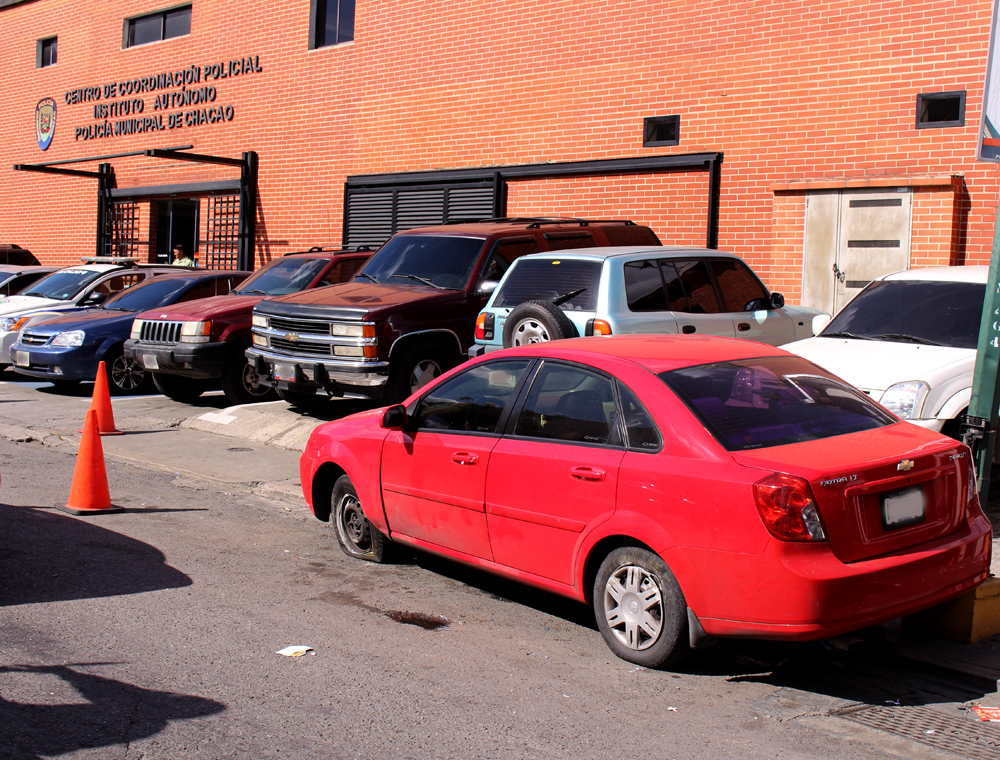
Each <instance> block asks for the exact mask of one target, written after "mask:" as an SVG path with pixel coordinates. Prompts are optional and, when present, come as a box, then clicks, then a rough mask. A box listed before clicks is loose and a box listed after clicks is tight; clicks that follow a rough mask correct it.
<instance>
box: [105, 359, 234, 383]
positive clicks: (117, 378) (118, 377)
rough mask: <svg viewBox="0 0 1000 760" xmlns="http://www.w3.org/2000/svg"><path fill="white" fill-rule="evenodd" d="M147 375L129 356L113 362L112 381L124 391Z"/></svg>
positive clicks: (140, 381)
mask: <svg viewBox="0 0 1000 760" xmlns="http://www.w3.org/2000/svg"><path fill="white" fill-rule="evenodd" d="M247 366H249V365H247ZM145 377H146V372H145V370H144V369H143V368H142V366H141V365H140V364H139V363H138V362H135V361H133V360H132V359H129V358H128V357H127V356H119V357H118V358H117V359H115V360H114V361H113V362H112V363H111V382H113V383H114V384H115V385H116V386H117V387H118V388H121V389H122V390H123V391H132V390H135V389H136V388H138V387H139V386H140V385H141V384H142V381H143V380H144V379H145Z"/></svg>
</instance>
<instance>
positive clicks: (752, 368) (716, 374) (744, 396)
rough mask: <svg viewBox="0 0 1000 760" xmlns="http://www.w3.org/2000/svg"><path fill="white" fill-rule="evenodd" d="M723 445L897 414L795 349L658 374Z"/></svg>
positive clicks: (788, 438) (823, 432)
mask: <svg viewBox="0 0 1000 760" xmlns="http://www.w3.org/2000/svg"><path fill="white" fill-rule="evenodd" d="M660 379H662V380H663V382H665V383H666V384H667V385H668V386H670V388H671V389H672V390H673V391H674V392H675V393H676V394H677V395H678V396H680V397H681V399H682V400H683V401H684V403H686V404H687V405H688V406H689V407H690V408H691V410H692V411H693V412H694V413H695V414H696V415H697V416H698V417H699V418H700V419H701V421H702V422H703V423H704V424H705V427H706V428H707V429H708V430H709V432H711V433H712V435H714V436H715V437H716V438H717V439H718V441H719V443H721V444H722V445H723V446H725V447H726V448H727V449H728V450H729V451H745V450H748V449H760V448H765V447H768V446H781V445H783V444H786V443H798V442H800V441H814V440H817V439H820V438H830V437H832V436H835V435H845V434H846V433H855V432H858V431H859V430H871V429H873V428H879V427H883V426H885V425H891V424H893V423H894V422H896V421H897V420H896V419H895V418H894V417H893V416H892V415H890V414H889V413H888V412H886V411H885V410H884V409H883V408H882V407H880V406H878V405H877V404H876V403H874V402H873V401H872V400H871V399H869V398H868V397H867V396H866V395H865V394H864V393H862V392H861V391H859V390H857V389H856V388H852V387H851V386H849V385H847V384H846V383H844V382H843V381H842V380H838V379H837V378H836V377H834V376H833V375H831V374H830V373H828V372H826V371H825V370H823V369H820V368H819V367H817V366H816V365H814V364H812V363H811V362H808V361H806V360H805V359H801V358H799V357H797V356H787V357H786V356H775V357H769V358H764V359H744V360H741V361H733V362H719V363H717V364H704V365H700V366H697V367H686V368H685V369H677V370H671V371H669V372H662V373H660Z"/></svg>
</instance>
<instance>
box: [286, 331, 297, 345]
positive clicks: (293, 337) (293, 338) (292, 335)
mask: <svg viewBox="0 0 1000 760" xmlns="http://www.w3.org/2000/svg"><path fill="white" fill-rule="evenodd" d="M298 339H299V336H298V335H296V334H295V333H285V340H290V341H292V342H293V343H294V342H295V341H297V340H298Z"/></svg>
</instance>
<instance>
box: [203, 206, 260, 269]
mask: <svg viewBox="0 0 1000 760" xmlns="http://www.w3.org/2000/svg"><path fill="white" fill-rule="evenodd" d="M206 202H207V204H208V213H207V214H206V217H205V239H204V240H203V241H202V242H203V244H204V247H203V248H202V252H203V253H204V257H205V258H204V261H202V262H201V266H203V267H204V268H205V269H239V268H240V196H238V195H213V196H210V197H209V198H207V199H206ZM252 267H253V264H252V262H251V264H250V268H252Z"/></svg>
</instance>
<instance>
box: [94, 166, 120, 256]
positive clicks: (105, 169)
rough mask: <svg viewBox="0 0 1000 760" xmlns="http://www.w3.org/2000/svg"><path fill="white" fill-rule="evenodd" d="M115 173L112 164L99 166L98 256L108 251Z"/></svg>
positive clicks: (104, 254)
mask: <svg viewBox="0 0 1000 760" xmlns="http://www.w3.org/2000/svg"><path fill="white" fill-rule="evenodd" d="M114 178H115V173H114V169H113V168H112V167H111V164H99V165H98V167H97V251H96V255H97V256H106V255H107V251H108V212H109V211H110V208H111V206H110V201H111V188H112V187H113V186H114Z"/></svg>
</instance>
